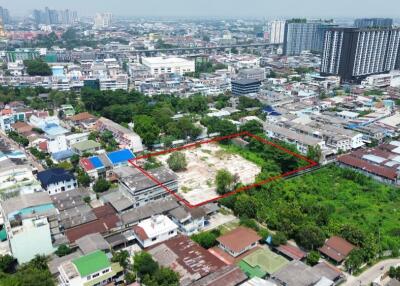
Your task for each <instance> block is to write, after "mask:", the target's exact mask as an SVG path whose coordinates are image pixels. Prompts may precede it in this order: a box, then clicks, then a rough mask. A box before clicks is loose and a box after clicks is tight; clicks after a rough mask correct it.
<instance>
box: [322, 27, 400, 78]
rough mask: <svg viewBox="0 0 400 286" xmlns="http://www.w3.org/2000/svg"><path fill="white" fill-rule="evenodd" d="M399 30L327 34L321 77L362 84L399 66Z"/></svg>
mask: <svg viewBox="0 0 400 286" xmlns="http://www.w3.org/2000/svg"><path fill="white" fill-rule="evenodd" d="M399 48H400V29H392V28H376V29H373V28H361V29H359V28H332V29H330V30H328V31H327V32H326V33H325V42H324V51H323V56H322V62H321V73H322V74H331V75H339V76H340V77H341V78H342V81H346V82H359V81H361V80H362V79H363V78H365V77H367V76H369V75H372V74H379V73H385V72H389V71H391V70H393V69H396V68H398V66H399Z"/></svg>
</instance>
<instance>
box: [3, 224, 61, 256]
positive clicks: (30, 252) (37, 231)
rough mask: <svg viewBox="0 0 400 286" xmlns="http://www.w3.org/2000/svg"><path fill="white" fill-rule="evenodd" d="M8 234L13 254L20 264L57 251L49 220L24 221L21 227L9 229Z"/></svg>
mask: <svg viewBox="0 0 400 286" xmlns="http://www.w3.org/2000/svg"><path fill="white" fill-rule="evenodd" d="M7 233H8V240H9V243H10V249H11V253H12V255H13V256H14V257H15V258H16V259H17V260H18V263H19V264H22V263H25V262H29V261H30V260H31V259H33V258H34V257H35V256H36V255H49V254H51V253H53V252H54V251H55V249H54V248H53V245H52V243H51V234H50V226H49V223H48V221H47V218H30V219H24V220H23V221H22V225H21V226H18V227H13V228H8V229H7Z"/></svg>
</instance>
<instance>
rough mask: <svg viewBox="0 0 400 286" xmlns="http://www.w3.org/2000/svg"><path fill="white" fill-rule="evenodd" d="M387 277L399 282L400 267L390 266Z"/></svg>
mask: <svg viewBox="0 0 400 286" xmlns="http://www.w3.org/2000/svg"><path fill="white" fill-rule="evenodd" d="M389 277H390V278H393V279H397V280H399V281H400V267H393V266H391V267H390V269H389Z"/></svg>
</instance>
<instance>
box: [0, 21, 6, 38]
mask: <svg viewBox="0 0 400 286" xmlns="http://www.w3.org/2000/svg"><path fill="white" fill-rule="evenodd" d="M5 37H6V32H5V31H4V27H3V20H2V19H1V18H0V40H3V39H4V38H5Z"/></svg>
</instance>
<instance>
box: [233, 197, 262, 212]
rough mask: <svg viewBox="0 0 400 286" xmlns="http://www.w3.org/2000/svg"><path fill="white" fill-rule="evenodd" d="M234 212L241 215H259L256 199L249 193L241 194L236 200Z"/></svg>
mask: <svg viewBox="0 0 400 286" xmlns="http://www.w3.org/2000/svg"><path fill="white" fill-rule="evenodd" d="M234 212H235V214H236V215H237V216H239V217H242V216H244V217H248V218H255V217H256V215H257V203H256V200H255V199H254V198H253V197H251V196H249V195H248V194H241V195H240V196H238V199H237V200H236V202H235V206H234Z"/></svg>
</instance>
